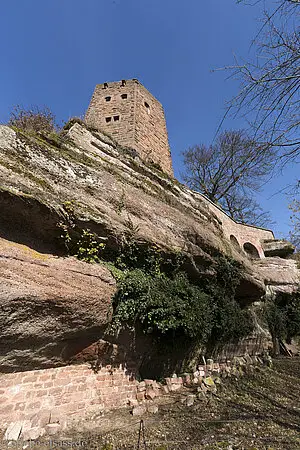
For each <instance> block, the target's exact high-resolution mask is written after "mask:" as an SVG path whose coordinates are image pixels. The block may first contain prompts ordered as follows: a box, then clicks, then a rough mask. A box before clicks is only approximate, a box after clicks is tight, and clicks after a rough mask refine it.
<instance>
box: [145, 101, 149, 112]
mask: <svg viewBox="0 0 300 450" xmlns="http://www.w3.org/2000/svg"><path fill="white" fill-rule="evenodd" d="M144 105H145V108H146V109H147V113H148V114H150V105H149V103H147V102H144Z"/></svg>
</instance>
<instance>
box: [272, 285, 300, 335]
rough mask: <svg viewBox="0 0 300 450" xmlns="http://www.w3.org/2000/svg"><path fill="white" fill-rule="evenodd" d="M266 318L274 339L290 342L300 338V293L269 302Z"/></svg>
mask: <svg viewBox="0 0 300 450" xmlns="http://www.w3.org/2000/svg"><path fill="white" fill-rule="evenodd" d="M264 316H265V318H266V321H267V323H268V326H269V330H270V333H271V334H272V336H273V337H274V338H278V339H286V340H287V341H288V342H290V341H291V339H292V338H294V337H297V336H300V293H299V292H297V293H295V294H294V295H292V296H281V297H279V298H277V299H276V301H275V302H273V301H269V302H267V303H266V306H265V311H264Z"/></svg>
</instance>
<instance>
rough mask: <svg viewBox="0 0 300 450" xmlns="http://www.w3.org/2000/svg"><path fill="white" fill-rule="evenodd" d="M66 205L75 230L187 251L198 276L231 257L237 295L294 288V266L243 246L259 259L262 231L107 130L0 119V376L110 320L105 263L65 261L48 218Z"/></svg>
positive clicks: (61, 352) (54, 218) (266, 236)
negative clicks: (40, 127) (23, 126)
mask: <svg viewBox="0 0 300 450" xmlns="http://www.w3.org/2000/svg"><path fill="white" fill-rule="evenodd" d="M70 206H71V208H72V216H73V220H74V223H75V224H76V226H77V227H79V228H82V229H84V228H88V229H90V230H91V231H93V232H95V233H97V234H98V235H99V236H100V237H101V238H102V239H103V240H105V242H106V245H107V246H108V247H111V248H114V247H116V245H118V242H119V240H120V238H121V237H122V235H123V233H124V232H128V230H130V231H131V233H134V239H135V240H137V241H139V242H140V243H141V244H142V243H145V242H146V243H150V244H153V243H155V244H156V245H157V246H158V247H159V248H160V249H161V250H162V252H163V253H165V254H166V255H168V254H170V252H174V251H180V252H183V253H185V254H186V255H187V261H188V267H187V270H188V271H190V273H191V274H193V276H196V277H197V276H198V274H199V273H208V274H209V272H210V271H211V268H212V266H213V261H214V258H215V256H217V255H221V254H226V255H228V256H231V257H232V258H234V259H236V260H237V261H238V262H239V263H240V265H241V272H242V282H241V285H240V287H239V290H238V296H239V297H240V298H241V299H243V300H245V301H247V302H252V301H255V300H259V299H261V297H262V296H263V295H264V294H265V292H266V289H267V286H276V290H277V291H278V292H279V291H280V292H283V291H286V292H288V293H291V292H292V291H293V290H296V289H297V287H298V282H299V272H298V269H297V268H296V266H295V264H293V263H292V262H291V261H289V260H284V259H282V258H263V259H257V260H253V259H252V258H251V257H249V255H247V253H246V251H245V249H246V248H249V245H252V247H255V248H256V249H257V252H256V253H257V255H258V256H260V257H263V245H264V244H263V241H265V240H268V241H270V240H272V237H273V234H272V232H271V231H269V230H263V229H258V228H255V227H248V226H245V225H241V224H238V223H236V222H234V221H233V220H232V219H230V218H229V217H228V216H226V214H224V213H223V212H222V211H221V210H220V209H219V208H218V207H217V206H215V205H213V204H211V202H209V201H208V200H207V199H206V198H205V197H203V196H202V195H200V194H198V193H196V192H193V191H191V190H189V189H188V188H186V187H185V186H183V185H181V184H180V183H178V182H177V181H176V180H174V179H171V178H169V177H168V176H167V175H166V174H164V173H163V172H161V171H160V170H159V169H157V168H156V167H155V166H153V165H151V164H146V163H144V162H143V161H142V160H141V159H140V158H139V157H138V156H137V154H136V152H133V151H132V150H131V149H127V148H120V147H119V146H118V145H116V143H115V142H113V141H112V140H111V139H110V138H109V137H107V136H106V135H104V134H102V133H100V132H96V131H94V130H89V129H87V128H86V127H85V126H84V125H83V124H79V123H75V124H73V125H72V126H71V127H70V129H69V130H68V131H67V132H66V134H65V136H64V137H61V138H58V137H49V136H48V137H47V136H42V135H41V136H30V135H28V134H24V133H22V132H20V131H17V132H16V131H14V130H12V129H11V128H9V127H6V126H0V210H1V215H0V237H2V240H1V246H0V269H1V273H0V320H1V323H0V325H1V328H0V334H1V336H0V342H1V344H0V352H1V358H2V360H1V370H2V371H3V370H7V371H9V370H12V368H14V367H15V366H16V365H18V367H19V369H18V370H20V366H21V362H24V366H26V369H28V368H30V367H49V366H53V365H56V364H58V365H59V364H61V363H62V362H63V361H66V360H68V359H70V358H72V357H73V356H74V355H76V354H80V352H81V351H82V350H84V348H85V347H86V348H87V347H89V346H90V345H91V344H93V342H95V341H96V340H98V339H100V338H101V337H102V331H101V330H102V329H103V327H104V325H105V324H106V323H107V322H108V321H109V319H110V314H111V298H112V296H113V293H114V291H115V283H114V281H113V278H112V276H111V275H110V273H109V272H108V270H106V269H105V268H103V267H101V266H100V265H88V264H86V263H83V262H79V261H77V260H75V259H72V258H62V256H63V255H64V252H65V248H64V246H63V245H62V242H61V240H60V234H61V230H60V228H59V227H58V226H57V225H58V224H59V222H61V221H63V220H64V219H66V218H67V217H68V214H69V212H70ZM5 239H6V240H5ZM8 241H10V243H9V242H8ZM13 242H14V243H19V244H22V245H23V246H18V245H16V244H12V243H13ZM243 242H246V243H247V246H245V245H244V247H243V245H242V244H243ZM249 243H250V244H249ZM268 245H269V244H268ZM24 246H26V247H24ZM254 253H255V252H254ZM51 254H52V255H56V256H51ZM250 256H251V255H250ZM291 271H292V272H291ZM291 274H292V275H291ZM76 346H77V347H76Z"/></svg>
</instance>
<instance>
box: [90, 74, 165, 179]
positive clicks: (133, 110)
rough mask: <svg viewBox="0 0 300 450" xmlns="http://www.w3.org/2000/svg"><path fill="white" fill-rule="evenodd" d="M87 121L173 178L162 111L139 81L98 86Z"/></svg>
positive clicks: (125, 81) (156, 101) (157, 102)
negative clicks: (157, 165) (158, 166)
mask: <svg viewBox="0 0 300 450" xmlns="http://www.w3.org/2000/svg"><path fill="white" fill-rule="evenodd" d="M85 118H86V122H87V124H88V125H90V126H92V127H94V128H97V129H100V130H103V131H106V132H107V133H109V134H110V135H111V136H112V137H113V138H115V139H116V140H117V141H118V142H119V143H120V144H121V145H123V146H126V147H131V148H133V149H135V150H136V151H137V152H138V153H139V155H140V157H141V158H142V159H144V160H145V161H148V162H149V161H152V162H154V163H156V164H159V165H160V167H161V168H162V169H163V170H164V171H165V172H166V173H168V174H169V175H171V176H173V169H172V161H171V154H170V148H169V142H168V132H167V127H166V121H165V115H164V111H163V107H162V105H161V104H160V103H159V101H158V100H156V98H155V97H153V95H152V94H150V92H149V91H147V89H146V88H145V87H144V86H142V85H141V84H140V83H139V81H138V80H136V79H133V80H122V81H120V82H113V83H104V84H98V85H97V86H96V88H95V91H94V94H93V97H92V100H91V102H90V105H89V107H88V110H87V113H86V117H85Z"/></svg>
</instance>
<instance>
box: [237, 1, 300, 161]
mask: <svg viewBox="0 0 300 450" xmlns="http://www.w3.org/2000/svg"><path fill="white" fill-rule="evenodd" d="M238 3H248V4H249V3H251V2H249V1H248V2H247V0H239V1H238ZM252 3H253V4H257V3H260V0H256V1H254V0H252ZM264 4H265V5H268V6H269V8H270V7H273V9H272V10H271V9H267V8H265V9H264V16H263V20H262V26H261V29H260V31H259V33H258V35H257V37H256V39H255V40H254V44H253V45H252V50H253V57H252V59H251V60H250V61H247V62H245V63H240V61H237V62H236V65H234V66H233V67H230V69H231V70H232V74H233V76H234V77H237V78H238V79H239V80H240V81H241V88H240V91H239V94H238V95H237V96H236V97H235V98H234V99H233V101H232V102H231V104H230V107H229V111H234V113H235V114H238V115H241V114H243V115H244V117H245V118H246V120H247V121H248V123H249V124H250V126H251V128H252V130H253V136H254V138H255V140H256V141H259V142H260V143H264V144H265V148H266V147H267V146H272V147H273V148H276V150H277V152H278V157H279V159H280V160H281V161H284V162H285V161H287V160H290V159H291V158H299V156H300V115H299V109H300V27H299V17H300V0H279V1H276V0H269V2H266V3H264Z"/></svg>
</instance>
